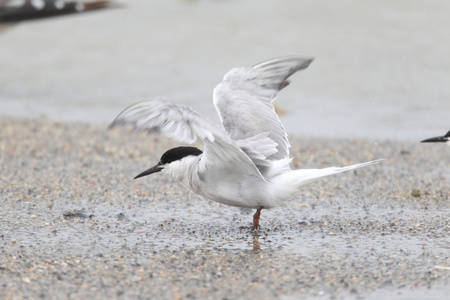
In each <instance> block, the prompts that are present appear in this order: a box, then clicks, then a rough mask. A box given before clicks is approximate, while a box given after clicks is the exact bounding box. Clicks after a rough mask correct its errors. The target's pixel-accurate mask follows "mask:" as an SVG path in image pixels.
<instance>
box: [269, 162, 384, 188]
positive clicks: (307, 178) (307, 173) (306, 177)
mask: <svg viewBox="0 0 450 300" xmlns="http://www.w3.org/2000/svg"><path fill="white" fill-rule="evenodd" d="M383 160H384V159H378V160H373V161H368V162H365V163H361V164H356V165H352V166H348V167H329V168H324V169H300V170H292V171H289V172H286V173H283V174H281V175H279V176H276V177H274V178H272V182H273V183H274V184H275V185H277V186H278V187H280V188H281V189H284V190H285V192H286V193H288V194H293V193H295V192H296V191H297V190H299V189H300V188H301V187H302V186H304V185H307V184H309V183H311V182H313V181H316V180H318V179H320V178H322V177H326V176H330V175H334V174H338V173H342V172H346V171H350V170H354V169H358V168H362V167H366V166H370V165H374V164H377V163H379V162H381V161H383ZM286 196H287V195H286Z"/></svg>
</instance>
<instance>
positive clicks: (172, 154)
mask: <svg viewBox="0 0 450 300" xmlns="http://www.w3.org/2000/svg"><path fill="white" fill-rule="evenodd" d="M202 153H203V152H202V150H200V149H198V148H195V147H183V146H182V147H176V148H172V149H170V150H167V151H166V152H165V153H164V154H163V155H162V156H161V159H160V160H159V162H158V163H157V164H156V165H155V166H153V167H151V168H150V169H147V170H145V171H144V172H142V173H140V174H139V175H137V176H136V177H134V179H136V178H139V177H143V176H147V175H150V174H153V173H157V172H161V171H163V170H165V171H169V172H170V171H172V172H171V173H173V174H172V175H176V173H180V171H186V169H187V167H188V166H187V165H186V164H190V163H192V159H193V158H195V157H197V156H199V155H200V154H202Z"/></svg>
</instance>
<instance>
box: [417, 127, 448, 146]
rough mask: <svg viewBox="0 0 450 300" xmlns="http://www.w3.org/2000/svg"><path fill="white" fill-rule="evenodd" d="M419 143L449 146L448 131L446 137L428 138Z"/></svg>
mask: <svg viewBox="0 0 450 300" xmlns="http://www.w3.org/2000/svg"><path fill="white" fill-rule="evenodd" d="M421 143H446V144H447V145H448V146H450V131H449V132H447V134H446V135H443V136H437V137H433V138H429V139H426V140H423V141H421Z"/></svg>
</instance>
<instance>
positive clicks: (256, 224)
mask: <svg viewBox="0 0 450 300" xmlns="http://www.w3.org/2000/svg"><path fill="white" fill-rule="evenodd" d="M263 208H264V207H262V206H260V207H258V209H257V210H256V213H255V214H254V215H253V227H252V229H253V230H259V228H260V226H259V218H260V217H261V210H262V209H263Z"/></svg>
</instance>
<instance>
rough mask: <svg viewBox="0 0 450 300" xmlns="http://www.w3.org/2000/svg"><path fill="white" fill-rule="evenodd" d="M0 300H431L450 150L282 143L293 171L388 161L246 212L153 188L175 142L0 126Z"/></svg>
mask: <svg viewBox="0 0 450 300" xmlns="http://www.w3.org/2000/svg"><path fill="white" fill-rule="evenodd" d="M0 128H1V129H0V137H1V138H0V149H1V150H0V151H1V165H0V181H1V196H0V197H1V200H0V203H1V207H2V209H1V211H0V252H1V256H0V298H2V299H23V298H28V299H37V298H45V299H99V298H113V299H115V298H122V299H141V298H142V299H200V298H201V299H246V298H256V297H257V298H258V299H300V298H301V299H305V298H306V299H308V298H316V297H317V298H319V299H381V298H390V299H423V298H427V299H443V298H445V297H447V296H448V293H449V292H450V287H449V286H450V250H449V249H450V225H449V221H450V209H449V200H450V188H449V187H450V170H449V165H450V164H449V161H450V159H449V158H450V149H449V148H448V147H446V146H445V145H438V144H435V145H433V144H420V143H418V142H392V141H383V142H380V141H377V143H375V142H373V141H368V140H364V139H354V140H344V139H341V140H337V139H336V140H329V139H321V138H306V137H302V138H299V139H296V138H292V139H291V141H292V144H293V147H292V149H291V153H292V156H294V166H295V167H299V166H301V167H304V168H311V167H328V166H333V165H348V164H353V163H359V162H364V161H367V160H372V159H378V158H386V159H387V160H386V161H385V162H383V163H382V164H379V165H376V166H371V167H367V168H364V169H360V170H357V171H355V172H349V173H345V174H341V175H338V176H335V177H331V178H327V179H324V180H322V181H320V182H317V183H315V184H312V185H310V186H307V187H305V188H304V189H303V190H302V192H301V193H299V194H298V197H297V200H293V201H290V202H288V203H286V206H285V207H280V208H276V209H272V210H263V212H262V217H261V226H262V228H261V230H260V231H259V232H257V233H253V232H252V231H250V230H249V229H248V227H249V226H250V224H251V221H252V217H251V216H252V213H253V212H249V211H243V210H240V209H238V208H233V207H227V206H223V205H220V204H217V203H214V202H212V201H208V200H205V199H203V198H201V197H200V196H197V195H195V194H193V193H191V192H189V191H188V190H187V189H186V188H185V187H183V186H181V185H180V184H179V183H177V182H173V181H172V180H171V179H170V178H168V177H165V176H158V175H161V174H158V175H155V176H149V177H146V178H142V179H140V180H133V179H132V178H133V177H134V176H135V175H137V174H138V173H139V172H141V171H142V170H144V169H146V168H148V167H150V166H152V165H153V164H154V163H155V162H157V161H158V159H159V156H160V155H161V154H162V153H163V152H164V151H165V150H166V149H167V148H169V147H173V146H175V145H177V144H176V143H175V142H173V141H170V140H167V139H165V138H162V137H159V136H148V135H147V134H145V133H136V132H132V131H131V130H129V129H127V128H119V129H115V130H112V131H108V130H106V126H97V125H95V126H94V125H87V124H75V123H55V122H50V121H47V120H45V119H39V120H16V119H10V118H5V117H2V118H0Z"/></svg>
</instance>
